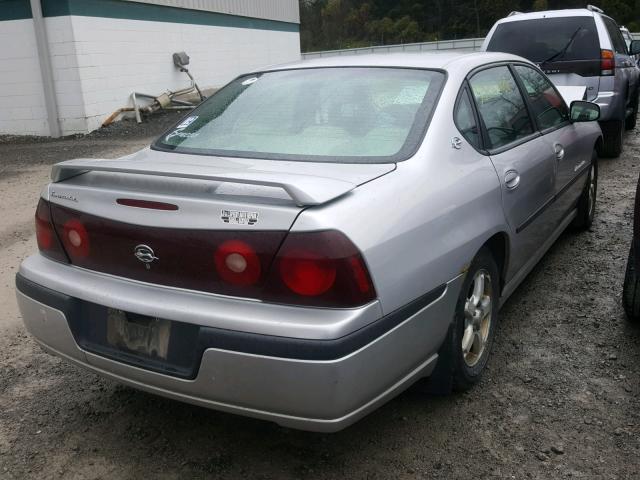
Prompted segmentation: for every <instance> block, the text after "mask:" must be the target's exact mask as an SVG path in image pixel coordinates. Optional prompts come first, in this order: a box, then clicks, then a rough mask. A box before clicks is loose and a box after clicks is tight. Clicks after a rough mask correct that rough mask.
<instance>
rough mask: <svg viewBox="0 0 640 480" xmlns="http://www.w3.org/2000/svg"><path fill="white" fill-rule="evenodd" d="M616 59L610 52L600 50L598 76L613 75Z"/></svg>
mask: <svg viewBox="0 0 640 480" xmlns="http://www.w3.org/2000/svg"><path fill="white" fill-rule="evenodd" d="M615 70H616V57H615V54H614V53H613V51H612V50H600V75H602V76H611V75H614V74H615Z"/></svg>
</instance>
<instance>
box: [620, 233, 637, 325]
mask: <svg viewBox="0 0 640 480" xmlns="http://www.w3.org/2000/svg"><path fill="white" fill-rule="evenodd" d="M622 306H623V307H624V311H625V313H626V314H627V318H628V319H629V320H630V321H632V322H634V323H637V322H640V278H638V272H637V271H636V258H635V252H634V248H633V244H632V245H631V249H630V250H629V258H628V259H627V270H626V272H625V275H624V285H623V287H622Z"/></svg>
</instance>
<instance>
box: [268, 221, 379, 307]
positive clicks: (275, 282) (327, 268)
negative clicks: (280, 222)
mask: <svg viewBox="0 0 640 480" xmlns="http://www.w3.org/2000/svg"><path fill="white" fill-rule="evenodd" d="M375 296H376V294H375V289H374V287H373V283H372V282H371V277H370V276H369V272H368V270H367V267H366V265H365V263H364V260H363V258H362V255H361V254H360V252H359V251H358V249H357V248H356V247H355V245H353V243H352V242H351V241H350V240H349V239H348V238H347V237H346V236H344V235H343V234H342V233H340V232H337V231H333V230H331V231H322V232H296V233H289V235H287V238H286V239H285V241H284V243H283V245H282V247H280V250H279V251H278V254H277V256H276V258H275V260H274V263H273V266H272V267H271V271H270V275H269V277H268V279H267V282H266V285H265V290H264V295H263V299H264V300H265V301H273V302H278V303H289V304H294V305H310V306H318V307H336V308H340V307H342V308H348V307H356V306H360V305H364V304H365V303H368V302H370V301H372V300H374V299H375Z"/></svg>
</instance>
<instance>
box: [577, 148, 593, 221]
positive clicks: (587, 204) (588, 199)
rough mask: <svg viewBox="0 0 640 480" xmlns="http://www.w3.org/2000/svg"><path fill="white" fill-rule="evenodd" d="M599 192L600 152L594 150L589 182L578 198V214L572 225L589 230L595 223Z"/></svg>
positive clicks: (588, 177)
mask: <svg viewBox="0 0 640 480" xmlns="http://www.w3.org/2000/svg"><path fill="white" fill-rule="evenodd" d="M597 194H598V154H597V153H596V152H595V150H594V152H593V154H592V156H591V168H590V169H589V175H588V176H587V183H586V184H585V186H584V189H583V190H582V194H581V195H580V199H579V200H578V214H577V215H576V218H574V219H573V222H572V224H571V226H572V227H573V228H576V229H578V230H587V229H588V228H589V227H591V224H593V217H594V216H595V212H596V200H597Z"/></svg>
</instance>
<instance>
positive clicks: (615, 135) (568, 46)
mask: <svg viewBox="0 0 640 480" xmlns="http://www.w3.org/2000/svg"><path fill="white" fill-rule="evenodd" d="M482 50H484V51H490V52H506V53H513V54H515V55H520V56H521V57H525V58H527V59H529V60H531V61H532V62H535V63H537V64H538V66H540V68H541V69H542V70H544V72H545V73H546V74H547V75H548V76H549V78H550V79H551V80H552V81H553V82H554V83H555V84H556V85H584V86H586V87H587V91H586V100H589V101H592V102H595V103H597V104H598V105H599V106H600V112H601V115H600V127H601V128H602V133H603V135H604V142H603V145H602V148H601V150H600V152H599V153H600V155H602V156H606V157H617V156H619V155H620V153H621V152H622V133H623V130H624V129H625V128H626V129H627V130H631V129H633V128H635V125H636V116H637V113H638V93H639V91H640V88H639V86H640V80H639V77H640V70H638V68H637V67H636V63H635V62H634V58H633V55H635V54H638V53H640V42H637V41H634V42H632V43H631V44H630V45H629V47H627V44H626V43H625V41H624V38H623V36H622V33H621V32H620V28H619V27H618V25H617V24H616V22H615V21H614V20H613V19H612V18H611V17H608V16H606V15H604V12H603V11H602V10H600V9H599V8H597V7H593V6H591V5H589V6H587V8H583V9H575V10H548V11H544V12H532V13H520V12H512V13H511V14H510V15H509V16H508V17H506V18H503V19H501V20H498V21H497V22H496V23H495V25H494V26H493V28H491V31H490V32H489V34H488V35H487V38H486V39H485V41H484V43H483V45H482Z"/></svg>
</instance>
